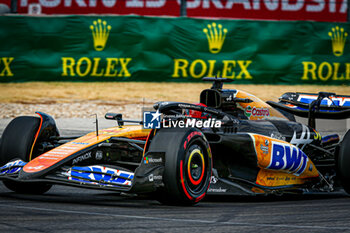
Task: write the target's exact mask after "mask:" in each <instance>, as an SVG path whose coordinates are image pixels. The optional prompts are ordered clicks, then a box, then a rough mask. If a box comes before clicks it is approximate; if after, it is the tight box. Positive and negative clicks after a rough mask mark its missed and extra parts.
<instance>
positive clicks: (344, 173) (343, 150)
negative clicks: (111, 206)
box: [337, 130, 350, 194]
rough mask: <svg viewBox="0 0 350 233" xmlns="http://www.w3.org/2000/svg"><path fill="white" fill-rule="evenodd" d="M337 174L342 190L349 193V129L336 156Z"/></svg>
mask: <svg viewBox="0 0 350 233" xmlns="http://www.w3.org/2000/svg"><path fill="white" fill-rule="evenodd" d="M337 176H338V177H339V180H340V183H341V185H342V186H343V188H344V190H345V191H346V192H347V193H348V194H350V130H348V132H347V133H346V134H345V136H344V138H343V141H342V142H341V145H340V149H339V153H338V158H337Z"/></svg>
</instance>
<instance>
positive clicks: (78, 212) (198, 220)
mask: <svg viewBox="0 0 350 233" xmlns="http://www.w3.org/2000/svg"><path fill="white" fill-rule="evenodd" d="M0 207H6V208H17V209H30V210H40V211H49V212H58V213H70V214H85V215H95V216H96V215H98V216H108V217H118V218H132V219H147V220H159V221H169V222H188V223H206V224H222V225H236V226H246V227H278V228H294V229H323V230H350V226H349V227H332V226H331V227H324V226H310V225H306V226H305V225H287V224H263V223H242V222H217V221H209V220H200V219H178V218H159V217H149V216H137V215H122V214H105V213H99V212H83V211H75V210H62V209H48V208H37V207H27V206H15V205H3V204H0Z"/></svg>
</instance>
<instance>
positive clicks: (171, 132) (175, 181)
mask: <svg viewBox="0 0 350 233" xmlns="http://www.w3.org/2000/svg"><path fill="white" fill-rule="evenodd" d="M150 150H153V151H165V152H166V154H165V169H164V174H163V183H164V185H165V186H164V188H161V189H160V190H159V192H158V200H159V201H160V202H161V203H164V204H169V205H194V204H196V203H198V202H199V201H200V200H201V199H203V198H204V196H205V195H206V192H207V190H208V188H209V184H210V177H211V170H212V163H213V162H212V155H211V152H210V147H209V143H208V141H207V140H206V138H205V136H204V135H203V133H202V132H201V131H200V130H198V129H196V128H191V129H180V128H172V129H161V130H160V131H159V132H158V133H157V134H156V135H155V137H154V139H153V140H152V142H151V145H150Z"/></svg>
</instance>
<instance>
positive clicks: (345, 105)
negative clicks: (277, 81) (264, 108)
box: [267, 92, 350, 128]
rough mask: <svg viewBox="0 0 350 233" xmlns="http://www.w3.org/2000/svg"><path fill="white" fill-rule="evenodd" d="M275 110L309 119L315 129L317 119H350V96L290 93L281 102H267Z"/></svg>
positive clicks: (321, 93) (284, 95)
mask: <svg viewBox="0 0 350 233" xmlns="http://www.w3.org/2000/svg"><path fill="white" fill-rule="evenodd" d="M267 103H268V104H269V105H271V106H272V107H274V108H277V109H280V110H283V111H286V112H288V113H291V114H293V115H296V116H300V117H307V118H308V119H309V126H311V127H313V128H315V126H316V125H315V119H316V118H319V119H346V118H350V96H348V95H337V94H335V93H329V92H319V93H318V94H313V93H299V92H288V93H285V94H283V95H282V96H281V97H280V98H279V102H278V103H276V102H273V101H267Z"/></svg>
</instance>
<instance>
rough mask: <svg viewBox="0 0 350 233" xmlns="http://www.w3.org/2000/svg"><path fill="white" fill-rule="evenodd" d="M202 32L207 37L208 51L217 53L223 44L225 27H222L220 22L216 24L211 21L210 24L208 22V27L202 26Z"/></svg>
mask: <svg viewBox="0 0 350 233" xmlns="http://www.w3.org/2000/svg"><path fill="white" fill-rule="evenodd" d="M203 32H204V33H205V35H206V36H207V39H208V44H209V51H210V52H211V53H219V52H220V51H221V48H222V45H223V44H224V41H225V38H226V33H227V29H226V28H222V25H221V24H218V25H216V23H212V24H211V25H210V24H208V28H204V29H203Z"/></svg>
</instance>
